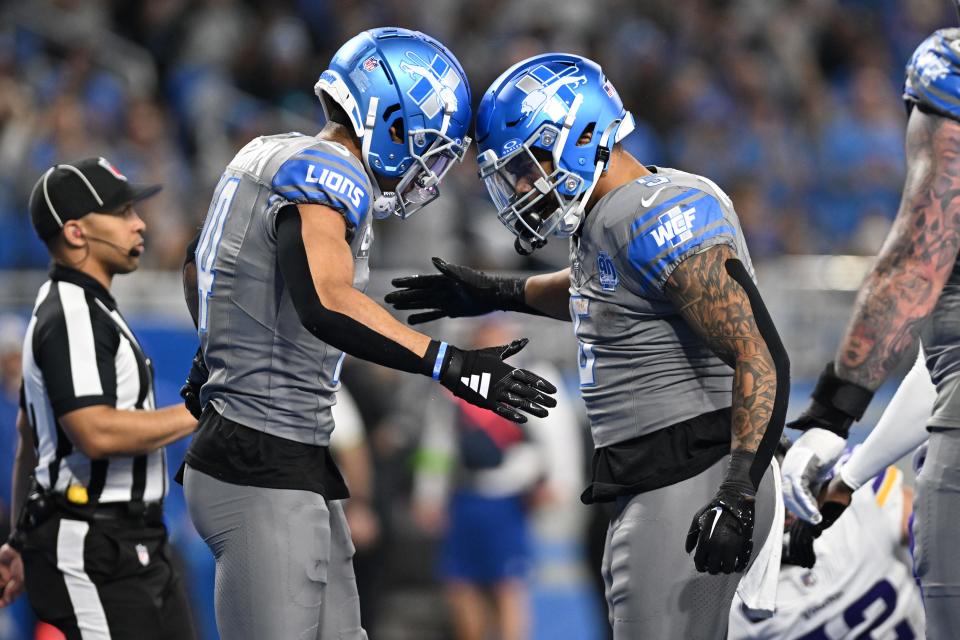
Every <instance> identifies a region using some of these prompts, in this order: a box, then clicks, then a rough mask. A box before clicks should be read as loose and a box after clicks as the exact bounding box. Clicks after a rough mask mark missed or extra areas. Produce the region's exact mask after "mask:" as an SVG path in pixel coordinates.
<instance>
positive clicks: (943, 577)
mask: <svg viewBox="0 0 960 640" xmlns="http://www.w3.org/2000/svg"><path fill="white" fill-rule="evenodd" d="M958 522H960V429H948V430H944V431H934V432H932V433H931V434H930V444H929V448H928V450H927V459H926V461H925V462H924V463H923V469H921V470H920V475H919V476H917V499H916V514H915V515H914V521H913V534H914V540H915V542H916V544H915V546H914V550H913V564H914V571H915V572H916V574H917V578H919V580H920V588H921V590H922V592H923V606H924V609H925V610H926V614H927V638H931V639H933V640H941V639H946V638H950V639H954V638H957V637H958V634H960V546H958V544H957V531H958V527H957V523H958Z"/></svg>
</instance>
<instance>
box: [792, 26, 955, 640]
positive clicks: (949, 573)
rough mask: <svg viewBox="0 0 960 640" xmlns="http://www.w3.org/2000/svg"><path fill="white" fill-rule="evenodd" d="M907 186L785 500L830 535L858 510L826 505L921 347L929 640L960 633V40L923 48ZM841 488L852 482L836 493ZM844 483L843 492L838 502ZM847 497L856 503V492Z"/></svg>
mask: <svg viewBox="0 0 960 640" xmlns="http://www.w3.org/2000/svg"><path fill="white" fill-rule="evenodd" d="M903 98H904V100H905V101H906V103H907V110H908V112H909V114H910V115H909V119H908V122H907V133H906V155H907V178H906V183H905V185H904V187H903V197H902V199H901V201H900V209H899V211H898V212H897V217H896V219H895V220H894V223H893V227H892V229H891V230H890V233H889V235H888V236H887V239H886V242H884V245H883V248H882V249H881V250H880V255H879V256H878V257H877V261H876V264H875V265H874V267H873V269H872V270H871V271H870V273H869V274H868V275H867V277H866V279H865V280H864V283H863V284H862V285H861V287H860V291H859V293H858V295H857V300H856V303H855V305H854V310H853V317H852V318H851V319H850V323H849V324H848V325H847V331H846V334H845V335H844V337H843V340H842V342H841V343H840V346H839V347H838V348H837V352H836V357H835V360H834V361H833V362H831V363H829V364H828V365H827V367H826V370H825V371H824V372H823V374H821V376H820V379H819V381H818V382H817V386H816V388H815V389H814V392H813V396H812V400H811V403H810V405H809V406H808V407H807V409H806V410H805V411H804V413H803V414H802V415H801V416H800V417H799V418H798V419H797V420H796V421H794V422H792V423H791V424H790V426H791V427H794V428H796V429H801V430H803V431H804V433H803V435H802V436H801V437H800V438H798V439H797V442H796V443H795V445H794V447H791V449H790V452H789V453H788V454H787V457H786V458H785V459H784V464H783V478H784V499H785V501H786V503H787V506H788V507H789V508H790V509H791V511H793V512H794V513H796V514H797V515H798V516H799V517H801V518H803V519H804V520H806V521H808V522H809V523H811V524H812V525H815V527H816V529H817V530H818V531H819V530H822V529H824V528H826V527H828V526H830V524H832V523H833V522H834V521H835V520H836V519H837V518H838V517H839V516H840V514H841V513H842V512H843V510H844V508H845V506H846V504H844V503H845V502H848V500H845V501H843V502H838V501H834V500H830V501H827V502H825V504H823V505H822V506H818V504H817V498H816V495H817V491H818V487H819V486H820V485H821V484H822V483H823V481H824V480H825V477H826V475H827V474H828V473H829V471H830V469H831V468H832V467H833V465H834V462H835V461H836V460H837V459H838V458H839V456H840V455H841V453H842V451H843V448H844V443H845V439H846V438H847V435H848V432H849V429H850V426H851V425H852V424H853V423H854V422H855V421H857V420H859V419H860V418H861V417H862V416H863V413H864V411H865V410H866V408H867V406H868V405H869V403H870V400H871V398H872V397H873V392H874V391H875V390H876V389H877V388H878V387H879V386H880V385H881V384H882V383H883V382H884V380H886V379H887V377H889V375H890V373H891V372H892V371H893V370H894V369H895V368H896V367H897V365H898V364H899V363H900V361H901V360H902V358H903V356H904V354H906V353H907V352H909V351H910V350H911V349H913V348H914V346H915V345H916V342H917V338H918V337H922V340H923V348H924V351H925V354H926V364H927V368H928V369H929V370H930V377H931V379H932V380H933V383H934V385H935V386H936V389H937V397H936V400H935V402H934V407H933V415H932V416H931V417H930V419H929V420H928V421H927V430H928V431H930V440H929V452H928V453H927V459H926V463H925V465H924V467H923V470H922V471H921V472H920V475H919V476H918V478H917V499H916V506H915V508H916V517H915V519H914V536H915V539H916V545H915V547H914V571H915V573H916V575H917V577H918V579H919V581H920V586H921V591H922V593H923V598H924V608H925V610H926V614H927V637H928V638H956V637H957V634H958V629H960V551H958V549H957V545H956V541H955V538H956V534H955V530H956V521H957V518H958V517H960V376H958V375H957V374H958V373H960V315H958V311H960V261H958V255H957V252H958V248H960V29H941V30H940V31H936V32H934V33H933V34H932V35H931V36H929V37H928V38H927V39H926V40H924V41H923V42H922V43H921V44H920V46H919V47H917V49H916V51H915V52H914V53H913V56H911V58H910V61H909V62H908V63H907V68H906V82H905V86H904V91H903ZM839 482H842V481H838V483H839ZM838 483H835V484H834V486H833V491H832V493H833V494H839V493H841V492H839V491H837V489H838V487H837V486H836V485H837V484H838ZM845 493H846V494H847V495H849V493H850V487H846V491H845Z"/></svg>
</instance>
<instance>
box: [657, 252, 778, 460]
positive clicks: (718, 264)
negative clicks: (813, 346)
mask: <svg viewBox="0 0 960 640" xmlns="http://www.w3.org/2000/svg"><path fill="white" fill-rule="evenodd" d="M735 257H736V256H735V255H733V252H732V251H731V250H730V248H729V247H727V246H717V247H712V248H710V249H707V250H706V251H703V252H702V253H698V254H696V255H694V256H692V257H690V258H688V259H687V260H685V261H684V262H683V263H681V264H680V266H679V267H677V269H676V270H675V271H674V272H673V274H671V276H670V279H669V280H668V281H667V286H666V293H667V296H668V297H669V298H670V300H671V301H672V302H673V303H674V304H675V305H676V306H677V308H678V309H679V310H680V314H681V315H682V316H683V318H684V320H686V321H687V324H689V325H690V326H691V327H692V328H693V330H694V331H696V332H697V334H698V335H699V336H700V337H701V338H703V340H704V342H706V343H707V345H708V346H709V347H710V348H711V349H712V350H713V352H714V353H716V354H717V356H718V357H719V358H720V359H721V360H723V361H724V362H726V363H727V364H729V365H730V366H731V367H733V369H734V377H733V406H732V408H731V411H732V423H733V424H732V440H731V447H732V448H733V449H744V450H746V451H756V450H757V447H758V446H759V445H760V440H761V439H762V438H763V434H764V433H765V432H766V430H767V425H768V424H769V422H770V415H771V413H772V411H773V401H774V398H775V397H776V392H777V374H776V371H775V369H774V364H773V359H772V358H771V357H770V351H769V350H768V349H767V345H766V343H765V342H764V341H763V338H762V337H761V335H760V330H759V329H758V328H757V323H756V321H755V320H754V317H753V311H752V310H751V307H750V301H749V299H748V298H747V294H746V292H745V291H744V290H743V288H742V287H741V286H740V285H739V284H737V282H736V281H735V280H734V279H733V278H731V277H730V275H729V274H727V271H726V269H725V268H724V263H725V262H726V261H727V260H728V259H730V258H735Z"/></svg>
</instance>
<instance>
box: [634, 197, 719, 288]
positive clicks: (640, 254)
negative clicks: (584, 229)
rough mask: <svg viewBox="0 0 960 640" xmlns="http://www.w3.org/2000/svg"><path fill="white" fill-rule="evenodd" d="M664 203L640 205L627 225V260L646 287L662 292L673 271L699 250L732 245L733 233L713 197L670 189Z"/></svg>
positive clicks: (716, 200)
mask: <svg viewBox="0 0 960 640" xmlns="http://www.w3.org/2000/svg"><path fill="white" fill-rule="evenodd" d="M664 195H665V196H669V197H667V199H666V200H662V201H659V202H657V203H656V204H654V205H652V206H649V207H647V206H642V205H643V203H642V202H641V209H640V211H639V212H638V213H637V215H636V216H635V217H634V218H633V219H632V220H631V222H630V231H629V238H630V240H629V243H628V245H627V251H626V254H627V259H628V261H629V263H630V266H631V267H632V268H634V269H635V270H636V271H637V273H639V274H640V276H641V281H643V282H644V284H646V285H647V286H648V287H650V288H652V289H655V290H657V291H661V290H662V289H663V285H664V284H666V281H667V279H668V278H669V277H670V274H671V273H673V270H674V269H675V268H676V267H677V265H678V264H680V263H681V262H682V261H683V259H684V258H686V257H687V256H688V255H689V254H691V253H693V252H695V251H697V250H698V249H700V248H701V247H704V246H711V245H714V244H722V243H728V244H729V243H731V242H732V240H733V238H734V237H735V236H736V231H735V230H734V228H733V226H732V225H731V224H730V222H729V221H728V220H727V218H726V216H725V215H724V211H723V206H722V205H721V204H720V201H719V200H718V199H717V198H716V196H714V195H712V194H710V193H706V192H704V191H701V190H700V189H693V188H688V187H675V188H671V190H670V192H669V193H665V194H664Z"/></svg>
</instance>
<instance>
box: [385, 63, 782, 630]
mask: <svg viewBox="0 0 960 640" xmlns="http://www.w3.org/2000/svg"><path fill="white" fill-rule="evenodd" d="M632 128H633V118H632V116H631V115H630V113H629V112H627V111H626V110H625V109H624V107H623V103H622V102H621V101H620V98H619V96H618V94H617V92H616V90H615V89H614V88H613V85H612V84H611V83H610V82H609V81H608V80H607V79H606V77H605V76H604V74H603V72H602V70H601V69H600V67H599V66H598V65H597V64H596V63H594V62H592V61H590V60H587V59H585V58H582V57H580V56H576V55H570V54H560V53H557V54H545V55H542V56H536V57H534V58H530V59H528V60H524V61H523V62H520V63H518V64H517V65H515V66H514V67H512V68H510V69H509V70H508V71H506V72H505V73H504V74H503V75H502V76H501V77H500V78H499V79H498V80H497V81H496V82H495V83H494V84H493V86H491V87H490V89H489V90H488V91H487V92H486V94H485V95H484V98H483V100H482V102H481V105H480V109H479V111H478V115H477V140H478V145H479V151H480V156H479V163H480V174H481V177H482V178H483V179H484V181H485V182H486V185H487V188H488V190H489V192H490V195H491V197H492V199H493V201H494V203H495V204H496V206H497V209H498V212H499V217H500V220H501V222H503V224H504V225H506V226H507V228H508V229H510V230H511V231H512V232H513V233H514V234H515V235H516V236H517V240H516V246H517V249H518V250H519V251H521V252H522V253H523V252H530V251H533V250H535V249H537V248H538V247H541V246H543V244H544V243H546V242H547V240H548V238H549V237H551V236H554V235H557V236H561V237H569V238H570V262H571V266H570V268H568V269H564V270H562V271H559V272H556V273H551V274H544V275H536V276H533V277H530V278H528V279H525V280H523V279H511V278H505V277H499V276H495V275H491V274H486V273H482V272H479V271H475V270H473V269H469V268H467V267H462V266H457V265H450V264H447V263H445V262H443V261H442V260H439V259H435V260H434V264H435V265H436V266H437V268H438V269H439V270H440V272H441V274H440V275H429V276H413V277H410V278H402V279H398V280H395V281H394V284H395V285H397V286H399V287H401V289H400V290H398V291H394V292H391V293H390V294H388V296H387V301H388V302H390V303H391V304H393V305H394V306H395V307H396V308H398V309H426V310H427V311H424V312H421V313H419V314H417V315H414V316H412V317H411V318H410V321H411V322H414V323H415V322H423V321H429V320H432V319H435V318H439V317H443V316H450V317H457V316H467V315H478V314H481V313H486V312H488V311H492V310H496V309H507V310H515V311H522V312H526V313H534V314H540V315H547V316H550V317H554V318H558V319H565V320H572V322H573V325H574V332H575V334H576V337H577V340H578V344H579V361H580V389H581V393H582V395H583V398H584V401H585V403H586V406H587V414H588V417H589V419H590V425H591V431H592V434H593V440H594V445H595V447H596V451H595V453H594V459H593V480H592V483H591V485H590V487H588V489H587V490H586V491H585V492H584V494H583V500H584V501H585V502H587V503H592V502H609V503H613V504H614V505H616V509H617V512H618V515H617V516H616V517H615V518H614V519H613V521H612V522H611V525H610V528H609V530H608V536H607V543H606V551H605V557H604V561H603V574H604V580H605V582H606V585H607V603H608V608H609V618H610V622H611V624H612V626H613V630H614V637H615V638H617V639H618V640H620V639H623V640H627V639H633V638H657V639H669V638H683V639H684V640H690V639H706V638H717V639H719V638H724V637H726V625H727V619H728V614H729V605H730V602H731V601H732V598H733V593H734V591H735V590H736V589H737V587H738V583H739V582H740V572H743V571H744V570H745V569H747V567H748V566H750V562H751V560H752V559H753V558H754V557H755V556H756V555H757V554H755V553H754V551H755V550H759V549H760V548H761V547H762V545H763V543H764V541H765V540H766V538H767V537H768V535H769V534H770V533H771V526H770V525H771V522H772V520H773V518H774V507H775V496H773V495H771V489H772V484H773V482H774V479H773V474H772V473H767V469H768V467H769V465H770V462H771V459H772V457H773V452H774V449H775V447H776V444H777V442H778V440H779V437H780V432H781V430H782V425H783V411H784V410H785V402H786V391H787V387H788V384H789V382H788V375H789V374H788V370H789V369H788V368H789V364H788V362H787V360H786V354H785V353H784V351H783V348H782V345H780V342H779V338H778V337H777V335H776V330H775V329H774V327H773V324H772V322H770V320H769V315H768V314H767V313H766V310H765V309H764V308H763V304H762V301H761V299H760V296H759V293H758V292H757V290H756V287H755V285H754V281H753V270H752V266H751V263H750V256H749V253H748V251H747V246H746V242H745V240H744V238H743V233H742V231H741V229H740V224H739V222H738V220H737V216H736V213H735V212H734V209H733V204H732V203H731V202H730V199H729V198H728V197H727V196H726V194H724V193H723V191H722V190H721V189H720V188H719V187H717V185H715V184H713V183H712V182H711V181H710V180H708V179H706V178H703V177H701V176H697V175H693V174H689V173H685V172H683V171H678V170H675V169H666V168H661V167H644V166H643V165H642V164H641V163H640V162H638V161H637V160H636V159H635V158H633V157H632V156H631V155H630V154H629V153H628V152H626V151H624V150H623V148H622V146H621V145H619V144H617V143H618V142H620V141H621V140H622V139H623V138H624V137H625V136H626V135H627V134H629V133H630V131H631V130H632ZM701 505H704V506H702V508H700V509H699V510H697V508H698V507H701ZM691 516H693V522H692V524H691V522H690V518H691ZM755 523H756V524H755ZM773 533H774V535H775V536H779V535H780V532H779V531H774V532H773ZM776 543H777V544H778V545H779V538H777V541H776ZM694 550H695V553H693V558H691V557H689V556H688V555H687V554H689V553H691V552H694ZM698 572H702V573H698ZM706 573H709V574H710V575H704V574H706Z"/></svg>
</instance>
